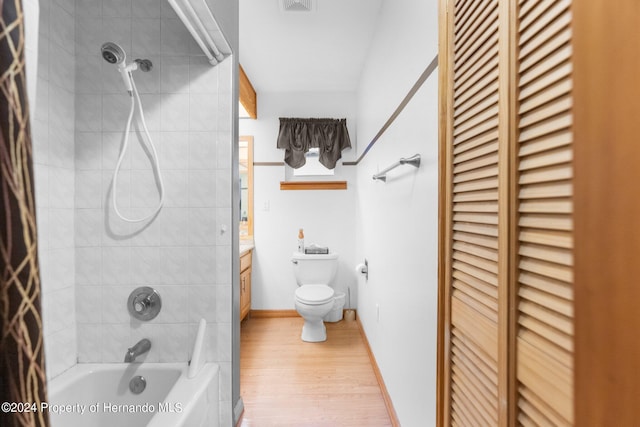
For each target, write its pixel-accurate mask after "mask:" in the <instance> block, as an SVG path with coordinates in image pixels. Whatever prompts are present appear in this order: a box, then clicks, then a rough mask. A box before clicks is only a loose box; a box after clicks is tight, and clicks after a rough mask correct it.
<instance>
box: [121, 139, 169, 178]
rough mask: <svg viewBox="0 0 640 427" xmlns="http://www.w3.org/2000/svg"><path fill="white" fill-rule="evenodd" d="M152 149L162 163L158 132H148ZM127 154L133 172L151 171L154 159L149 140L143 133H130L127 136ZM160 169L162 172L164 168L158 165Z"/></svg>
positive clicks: (160, 140) (160, 142) (160, 141)
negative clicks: (128, 154)
mask: <svg viewBox="0 0 640 427" xmlns="http://www.w3.org/2000/svg"><path fill="white" fill-rule="evenodd" d="M149 135H150V137H151V142H153V147H155V152H156V154H157V155H158V158H159V159H160V161H161V162H162V157H161V154H162V138H161V134H160V133H159V132H151V131H150V132H149ZM128 151H129V153H130V157H131V169H134V170H136V169H137V170H149V171H150V170H153V168H154V164H155V163H154V162H155V157H154V154H153V150H152V147H151V144H150V143H149V138H148V137H147V135H146V133H145V132H142V131H139V132H131V133H130V135H129V150H128ZM160 169H161V170H163V171H164V169H165V167H164V165H163V164H162V163H160Z"/></svg>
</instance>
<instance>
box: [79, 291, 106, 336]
mask: <svg viewBox="0 0 640 427" xmlns="http://www.w3.org/2000/svg"><path fill="white" fill-rule="evenodd" d="M101 305H102V287H100V286H80V287H77V288H76V305H75V311H76V316H77V320H78V339H79V338H80V328H79V327H80V326H81V325H84V324H91V323H94V324H95V323H102V308H101ZM97 339H99V336H98V338H97ZM99 347H100V346H98V348H99Z"/></svg>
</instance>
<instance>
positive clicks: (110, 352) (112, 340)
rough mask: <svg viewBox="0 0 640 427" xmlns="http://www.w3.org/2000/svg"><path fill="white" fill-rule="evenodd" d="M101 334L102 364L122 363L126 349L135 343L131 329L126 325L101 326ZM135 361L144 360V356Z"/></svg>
mask: <svg viewBox="0 0 640 427" xmlns="http://www.w3.org/2000/svg"><path fill="white" fill-rule="evenodd" d="M100 329H101V332H102V346H101V347H102V362H103V363H122V362H123V361H124V356H125V354H126V352H127V349H128V348H129V347H131V346H133V345H134V344H135V343H136V342H135V341H134V338H133V337H132V331H131V327H130V326H129V324H128V323H123V324H103V325H102V327H101V328H100ZM136 360H144V355H143V356H142V357H139V358H138V359H136Z"/></svg>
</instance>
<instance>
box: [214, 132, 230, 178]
mask: <svg viewBox="0 0 640 427" xmlns="http://www.w3.org/2000/svg"><path fill="white" fill-rule="evenodd" d="M232 146H233V142H232V140H231V133H230V132H218V138H217V142H216V150H217V160H218V169H231V167H232V166H233V165H232V161H233V160H232V156H231V153H232V150H231V147H232Z"/></svg>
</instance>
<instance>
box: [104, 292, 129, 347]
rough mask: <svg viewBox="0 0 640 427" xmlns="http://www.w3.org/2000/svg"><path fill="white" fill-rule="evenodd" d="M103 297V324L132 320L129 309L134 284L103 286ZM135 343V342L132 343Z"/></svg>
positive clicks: (123, 322)
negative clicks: (128, 302)
mask: <svg viewBox="0 0 640 427" xmlns="http://www.w3.org/2000/svg"><path fill="white" fill-rule="evenodd" d="M100 288H101V289H102V298H101V300H100V306H101V311H102V323H103V324H105V325H106V324H126V323H128V322H129V321H130V320H131V315H130V314H129V311H128V309H127V301H128V300H129V294H130V293H131V291H133V290H134V288H133V287H132V286H101V287H100ZM131 345H133V343H132V344H131Z"/></svg>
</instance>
